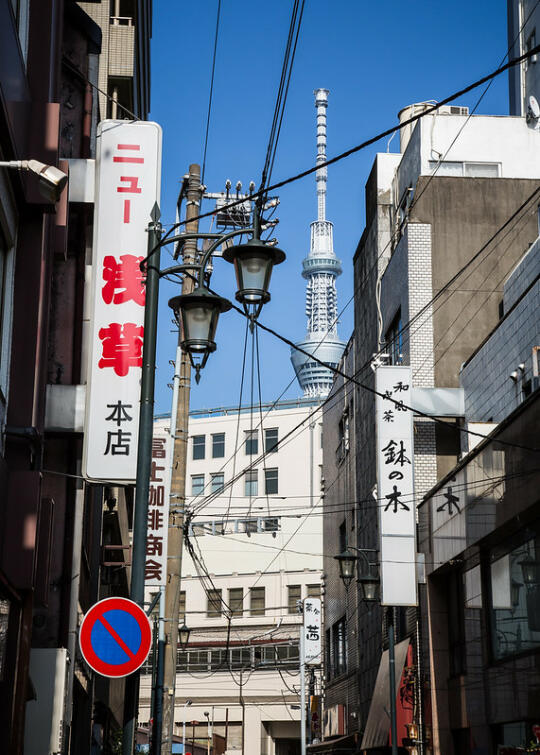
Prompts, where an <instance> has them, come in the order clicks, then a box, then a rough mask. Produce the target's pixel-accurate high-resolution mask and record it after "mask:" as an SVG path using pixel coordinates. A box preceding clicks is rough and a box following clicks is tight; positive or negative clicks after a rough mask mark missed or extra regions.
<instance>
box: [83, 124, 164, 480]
mask: <svg viewBox="0 0 540 755" xmlns="http://www.w3.org/2000/svg"><path fill="white" fill-rule="evenodd" d="M160 180H161V128H160V126H158V124H157V123H151V122H144V121H137V122H134V123H131V122H129V121H102V122H101V123H100V124H99V126H98V133H97V156H96V203H95V214H94V245H93V255H92V273H93V287H92V291H93V311H92V314H91V320H90V328H89V331H90V333H89V340H90V346H89V364H88V373H87V380H88V384H87V397H86V418H85V427H84V451H83V470H84V475H85V476H86V477H87V478H88V479H90V480H107V481H110V482H124V483H133V482H135V469H136V464H137V436H138V429H139V401H140V380H141V365H142V348H143V338H144V305H145V293H146V292H145V284H144V275H143V273H142V271H141V269H140V262H141V260H143V259H144V257H145V256H146V253H147V233H146V227H147V224H148V222H149V221H150V213H151V212H152V208H153V207H154V204H155V203H156V202H158V203H159V189H160Z"/></svg>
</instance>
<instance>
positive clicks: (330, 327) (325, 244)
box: [291, 89, 345, 396]
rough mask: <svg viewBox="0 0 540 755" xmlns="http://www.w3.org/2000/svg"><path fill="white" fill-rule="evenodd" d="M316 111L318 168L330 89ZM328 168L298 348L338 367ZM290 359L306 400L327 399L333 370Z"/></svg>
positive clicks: (306, 273) (322, 177)
mask: <svg viewBox="0 0 540 755" xmlns="http://www.w3.org/2000/svg"><path fill="white" fill-rule="evenodd" d="M314 94H315V107H316V108H317V165H320V164H321V163H324V162H325V161H326V108H327V107H328V89H316V90H315V92H314ZM327 177H328V176H327V169H326V167H321V168H318V170H317V172H316V181H317V220H315V221H314V222H313V223H311V243H310V249H309V254H308V256H307V257H306V258H305V259H304V261H303V271H302V275H303V277H304V278H306V280H307V290H306V316H307V334H306V338H305V340H304V341H302V342H301V343H299V344H298V346H300V347H301V348H303V349H304V350H305V351H309V352H310V353H312V354H315V355H316V356H317V358H318V359H321V360H322V361H324V362H326V363H328V364H331V365H334V366H337V363H338V362H339V359H340V357H341V354H342V353H343V349H344V346H345V344H344V343H343V342H342V341H340V340H339V337H338V333H337V314H338V311H337V292H336V278H337V276H338V275H340V274H341V262H340V261H339V260H338V258H337V257H336V255H335V254H334V238H333V226H332V223H331V222H330V221H329V220H326V183H327ZM291 359H292V363H293V366H294V369H295V371H296V376H297V378H298V381H299V383H300V385H301V386H302V388H303V390H304V395H306V396H326V395H327V394H328V392H329V391H330V388H331V386H332V380H333V373H332V372H331V370H328V369H325V368H324V367H322V366H320V365H318V364H317V363H316V362H313V361H312V360H310V359H309V358H308V357H307V356H306V355H305V354H301V353H300V352H298V351H296V350H294V349H293V350H292V352H291Z"/></svg>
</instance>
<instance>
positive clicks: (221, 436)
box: [212, 433, 225, 459]
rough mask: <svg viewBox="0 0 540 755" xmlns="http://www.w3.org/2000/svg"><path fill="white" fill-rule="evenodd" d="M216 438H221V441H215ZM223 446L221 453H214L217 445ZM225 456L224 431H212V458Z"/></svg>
mask: <svg viewBox="0 0 540 755" xmlns="http://www.w3.org/2000/svg"><path fill="white" fill-rule="evenodd" d="M216 438H223V440H222V441H216ZM221 445H222V446H223V449H222V450H223V453H216V447H217V446H221ZM224 458H225V433H212V459H224Z"/></svg>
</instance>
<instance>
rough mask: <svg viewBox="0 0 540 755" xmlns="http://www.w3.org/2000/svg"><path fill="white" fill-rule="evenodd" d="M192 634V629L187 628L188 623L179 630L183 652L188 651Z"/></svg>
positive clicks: (179, 639)
mask: <svg viewBox="0 0 540 755" xmlns="http://www.w3.org/2000/svg"><path fill="white" fill-rule="evenodd" d="M190 634H191V629H189V627H187V626H186V622H185V621H184V623H183V624H182V626H181V627H180V629H179V630H178V641H179V643H180V648H181V649H182V650H187V646H188V643H189V635H190Z"/></svg>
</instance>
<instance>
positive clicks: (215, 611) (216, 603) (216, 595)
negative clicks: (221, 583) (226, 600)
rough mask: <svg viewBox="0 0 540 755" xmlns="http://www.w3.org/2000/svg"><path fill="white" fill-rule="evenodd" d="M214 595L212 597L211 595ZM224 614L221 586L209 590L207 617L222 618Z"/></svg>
mask: <svg viewBox="0 0 540 755" xmlns="http://www.w3.org/2000/svg"><path fill="white" fill-rule="evenodd" d="M210 595H212V598H211V597H210ZM222 616H223V591H222V589H221V588H216V589H211V590H208V594H207V596H206V618H207V619H220V618H221V617H222Z"/></svg>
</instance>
